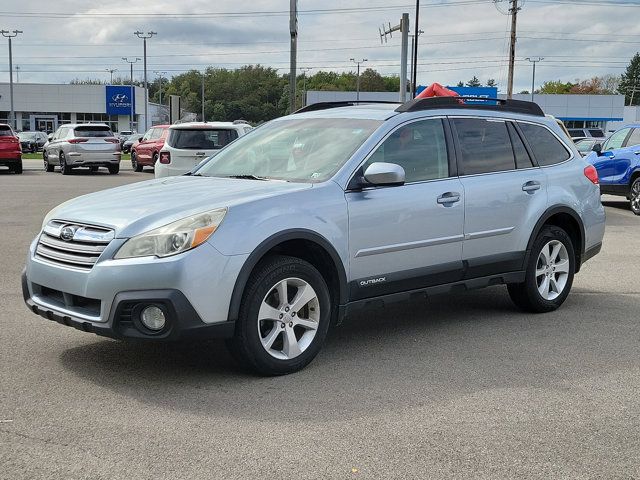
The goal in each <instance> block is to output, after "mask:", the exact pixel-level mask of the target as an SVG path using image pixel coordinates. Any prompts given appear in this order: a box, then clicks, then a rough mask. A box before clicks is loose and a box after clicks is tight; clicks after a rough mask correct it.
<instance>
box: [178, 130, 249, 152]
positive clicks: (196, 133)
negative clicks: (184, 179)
mask: <svg viewBox="0 0 640 480" xmlns="http://www.w3.org/2000/svg"><path fill="white" fill-rule="evenodd" d="M236 138H238V132H236V131H235V130H226V129H203V128H198V129H192V130H190V129H185V128H176V129H175V130H171V132H170V133H169V139H168V140H167V143H168V144H169V146H171V147H173V148H181V149H185V150H212V149H213V150H216V149H219V148H222V147H224V146H225V145H227V144H228V143H231V142H232V141H233V140H235V139H236Z"/></svg>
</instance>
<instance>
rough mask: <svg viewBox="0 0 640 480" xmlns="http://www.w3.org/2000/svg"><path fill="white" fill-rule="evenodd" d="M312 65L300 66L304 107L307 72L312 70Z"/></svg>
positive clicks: (303, 103)
mask: <svg viewBox="0 0 640 480" xmlns="http://www.w3.org/2000/svg"><path fill="white" fill-rule="evenodd" d="M312 69H313V67H302V68H301V69H300V70H302V102H300V103H302V106H303V107H306V105H307V72H308V71H310V70H312Z"/></svg>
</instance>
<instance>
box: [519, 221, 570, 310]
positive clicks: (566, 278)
mask: <svg viewBox="0 0 640 480" xmlns="http://www.w3.org/2000/svg"><path fill="white" fill-rule="evenodd" d="M575 258H576V257H575V250H574V247H573V243H572V242H571V238H570V237H569V235H567V232H565V231H564V230H563V229H562V228H560V227H556V226H554V225H546V226H544V227H543V228H542V230H541V231H540V233H539V234H538V236H537V237H536V240H535V241H534V242H533V247H532V248H531V255H530V257H529V261H528V263H527V269H526V273H525V281H524V282H522V283H510V284H509V285H507V289H508V290H509V296H510V297H511V300H513V303H515V304H516V306H518V307H519V308H520V309H521V310H524V311H526V312H534V313H544V312H551V311H553V310H556V309H557V308H558V307H559V306H560V305H562V303H563V302H564V301H565V300H566V298H567V296H568V295H569V291H570V290H571V285H572V284H573V276H574V273H575V269H576V265H575V262H576V260H575Z"/></svg>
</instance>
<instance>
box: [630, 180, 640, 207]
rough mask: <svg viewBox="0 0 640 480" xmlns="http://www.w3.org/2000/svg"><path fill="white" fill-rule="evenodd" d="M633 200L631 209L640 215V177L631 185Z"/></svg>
mask: <svg viewBox="0 0 640 480" xmlns="http://www.w3.org/2000/svg"><path fill="white" fill-rule="evenodd" d="M629 197H630V198H629V200H630V201H631V210H632V211H633V213H635V214H636V215H640V179H637V180H636V181H635V182H633V185H631V194H630V195H629Z"/></svg>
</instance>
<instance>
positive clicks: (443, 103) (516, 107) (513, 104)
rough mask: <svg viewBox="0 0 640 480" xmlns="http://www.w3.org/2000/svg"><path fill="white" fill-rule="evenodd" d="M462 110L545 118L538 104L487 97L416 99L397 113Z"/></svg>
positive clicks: (400, 107) (404, 104) (398, 109)
mask: <svg viewBox="0 0 640 480" xmlns="http://www.w3.org/2000/svg"><path fill="white" fill-rule="evenodd" d="M465 100H474V101H485V102H496V104H477V103H464V101H465ZM445 107H446V108H462V109H476V110H498V111H501V112H515V113H526V114H529V115H536V116H539V117H544V112H543V111H542V109H541V108H540V106H539V105H538V104H537V103H533V102H527V101H524V100H511V99H504V98H487V97H430V98H415V99H413V100H410V101H408V102H406V103H403V104H402V105H400V106H399V107H398V108H396V112H417V111H420V110H429V109H432V108H445Z"/></svg>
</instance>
